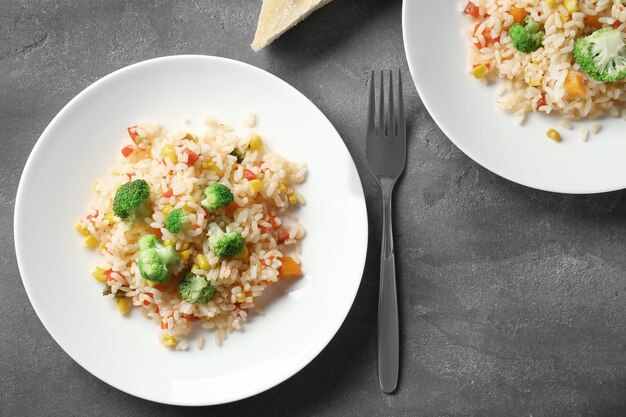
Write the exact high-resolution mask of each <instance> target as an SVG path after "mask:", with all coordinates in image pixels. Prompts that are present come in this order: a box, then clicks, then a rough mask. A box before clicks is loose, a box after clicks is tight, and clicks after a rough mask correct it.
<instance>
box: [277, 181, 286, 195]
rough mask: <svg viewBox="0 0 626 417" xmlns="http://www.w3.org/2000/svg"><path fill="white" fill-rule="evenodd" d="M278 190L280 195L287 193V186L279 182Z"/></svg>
mask: <svg viewBox="0 0 626 417" xmlns="http://www.w3.org/2000/svg"><path fill="white" fill-rule="evenodd" d="M278 189H279V190H280V192H281V193H284V192H285V191H287V186H286V185H285V184H283V183H282V182H279V183H278Z"/></svg>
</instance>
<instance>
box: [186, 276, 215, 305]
mask: <svg viewBox="0 0 626 417" xmlns="http://www.w3.org/2000/svg"><path fill="white" fill-rule="evenodd" d="M178 294H180V297H181V298H182V299H183V300H185V301H187V302H188V303H192V304H206V303H208V302H209V300H210V299H211V298H213V296H214V295H215V287H214V286H213V285H211V283H210V282H208V281H207V280H206V279H205V278H204V277H203V276H202V275H196V274H192V273H189V274H187V276H186V277H185V279H183V280H182V281H181V283H180V284H179V285H178Z"/></svg>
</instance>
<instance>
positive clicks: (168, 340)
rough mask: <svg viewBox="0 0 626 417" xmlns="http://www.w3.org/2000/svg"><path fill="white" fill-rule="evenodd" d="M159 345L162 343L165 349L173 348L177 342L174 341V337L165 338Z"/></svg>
mask: <svg viewBox="0 0 626 417" xmlns="http://www.w3.org/2000/svg"><path fill="white" fill-rule="evenodd" d="M161 343H163V346H165V347H166V348H173V347H174V346H176V344H177V343H178V342H177V341H176V338H175V337H174V336H165V337H164V338H163V339H162V340H161Z"/></svg>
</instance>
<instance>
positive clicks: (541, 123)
mask: <svg viewBox="0 0 626 417" xmlns="http://www.w3.org/2000/svg"><path fill="white" fill-rule="evenodd" d="M461 3H462V2H461V0H446V1H418V0H405V1H404V5H403V14H402V26H403V35H404V47H405V50H406V55H407V60H408V63H409V68H410V70H411V75H412V76H413V81H414V82H415V85H416V87H417V90H418V92H419V94H420V97H421V98H422V101H423V102H424V104H425V106H426V108H427V109H428V111H429V112H430V115H431V116H432V117H433V119H434V120H435V122H436V123H437V124H438V125H439V127H440V128H441V130H442V131H443V132H444V133H445V134H446V135H447V136H448V138H450V140H451V141H452V142H454V144H455V145H456V146H457V147H459V149H461V150H462V151H463V152H465V153H466V154H467V155H468V156H469V157H470V158H472V159H474V160H475V161H476V162H478V163H479V164H480V165H482V166H483V167H485V168H487V169H488V170H490V171H493V172H494V173H496V174H498V175H500V176H502V177H504V178H507V179H509V180H511V181H514V182H517V183H519V184H523V185H526V186H529V187H533V188H537V189H540V190H546V191H554V192H562V193H574V194H579V193H580V194H583V193H599V192H605V191H614V190H618V189H622V188H625V187H626V163H625V162H624V155H626V123H625V122H624V120H622V119H621V118H619V119H605V120H603V121H601V124H602V132H601V133H600V134H598V135H593V136H592V137H591V138H590V139H589V141H588V142H587V143H583V142H582V141H580V140H579V134H580V130H581V129H582V128H583V127H589V126H590V125H591V124H592V122H577V123H576V129H575V130H572V131H568V130H565V129H562V128H560V126H559V120H558V118H556V117H546V116H545V115H539V114H533V115H530V117H529V119H528V120H527V122H526V123H525V124H524V126H522V127H520V126H517V125H516V124H515V123H514V121H513V117H512V116H511V115H508V114H505V113H503V112H501V111H500V110H498V109H497V107H496V104H495V103H496V92H495V91H496V88H497V83H496V84H495V85H494V86H491V87H486V86H485V85H483V84H482V83H479V82H477V80H475V79H474V78H473V77H472V76H471V75H470V74H469V69H470V68H469V52H468V48H469V45H468V44H467V42H466V40H465V37H464V35H463V30H464V28H465V27H466V26H468V25H470V24H471V23H470V22H469V21H468V20H467V19H466V18H465V17H464V16H463V15H462V14H461V11H460V10H461V9H462V4H461ZM551 127H552V128H556V129H558V130H559V131H560V132H561V133H562V135H563V137H564V139H563V141H562V142H561V143H554V142H552V141H551V140H549V139H548V138H547V137H546V135H545V131H546V130H548V129H549V128H551Z"/></svg>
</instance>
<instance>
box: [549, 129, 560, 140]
mask: <svg viewBox="0 0 626 417" xmlns="http://www.w3.org/2000/svg"><path fill="white" fill-rule="evenodd" d="M546 136H547V137H549V138H550V139H552V140H553V141H555V142H560V141H561V134H560V133H559V132H557V131H556V130H554V129H548V131H547V132H546Z"/></svg>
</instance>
